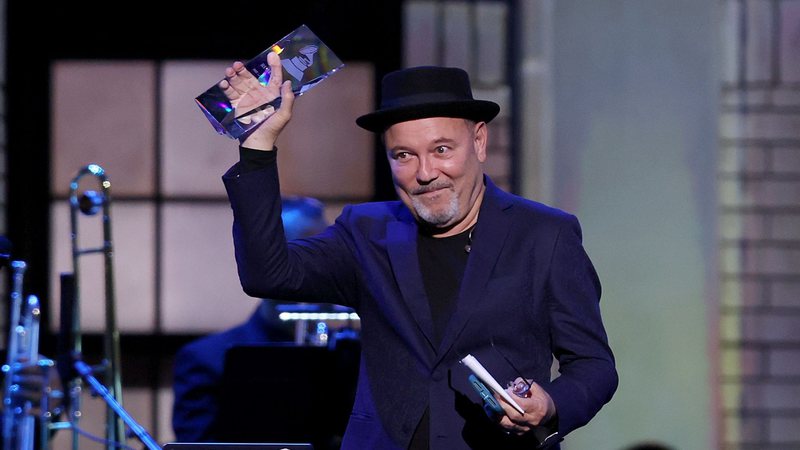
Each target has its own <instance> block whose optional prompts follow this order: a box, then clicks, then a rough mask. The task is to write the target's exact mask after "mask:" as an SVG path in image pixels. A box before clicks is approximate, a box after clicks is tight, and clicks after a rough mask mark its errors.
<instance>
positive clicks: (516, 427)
mask: <svg viewBox="0 0 800 450" xmlns="http://www.w3.org/2000/svg"><path fill="white" fill-rule="evenodd" d="M500 426H501V427H503V429H504V430H506V432H507V433H509V434H516V435H518V436H520V435H523V434H525V433H527V432H528V431H531V427H530V426H528V425H527V424H525V423H517V422H514V421H513V420H511V419H509V418H508V416H503V418H502V419H500Z"/></svg>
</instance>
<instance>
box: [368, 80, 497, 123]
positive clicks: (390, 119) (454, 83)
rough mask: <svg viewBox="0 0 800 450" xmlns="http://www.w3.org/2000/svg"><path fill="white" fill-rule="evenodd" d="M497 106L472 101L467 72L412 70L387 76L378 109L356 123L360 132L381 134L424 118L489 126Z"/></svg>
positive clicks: (382, 86)
mask: <svg viewBox="0 0 800 450" xmlns="http://www.w3.org/2000/svg"><path fill="white" fill-rule="evenodd" d="M498 112H500V106H499V105H498V104H497V103H494V102H490V101H487V100H475V99H474V98H472V88H470V84H469V76H468V75H467V72H465V71H463V70H461V69H457V68H453V67H432V66H423V67H413V68H410V69H402V70H398V71H395V72H391V73H389V74H387V75H386V76H385V77H383V82H382V83H381V106H380V108H378V110H377V111H375V112H373V113H369V114H365V115H363V116H361V117H359V118H358V119H356V124H358V126H360V127H361V128H364V129H366V130H369V131H374V132H376V133H381V132H383V131H384V130H386V129H387V128H389V127H390V126H392V125H394V124H396V123H399V122H406V121H409V120H417V119H424V118H428V117H455V118H461V119H470V120H474V121H476V122H489V121H490V120H492V119H494V117H495V116H496V115H497V113H498Z"/></svg>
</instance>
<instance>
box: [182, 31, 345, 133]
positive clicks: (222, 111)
mask: <svg viewBox="0 0 800 450" xmlns="http://www.w3.org/2000/svg"><path fill="white" fill-rule="evenodd" d="M269 52H275V53H277V54H278V56H279V57H280V59H281V65H282V66H283V80H284V81H286V80H291V82H292V91H293V92H294V94H295V96H300V95H303V94H304V93H305V92H307V91H308V90H310V89H311V88H313V87H314V86H316V85H317V84H319V83H320V82H321V81H322V80H324V79H326V78H328V77H329V76H331V75H332V74H333V73H334V72H336V71H337V70H338V69H339V68H341V67H342V66H344V63H342V61H341V60H340V59H339V58H338V57H337V56H336V55H335V54H334V53H333V52H332V51H331V49H329V48H328V46H327V45H325V44H324V43H323V42H322V41H320V40H319V38H318V37H317V36H316V35H315V34H314V33H313V32H312V31H311V30H310V29H309V28H308V27H307V26H305V25H301V26H300V27H299V28H297V29H296V30H294V31H292V32H291V33H289V34H288V35H286V36H285V37H284V38H283V39H281V40H280V41H278V42H276V43H275V44H273V45H271V46H270V47H269V48H268V49H266V50H264V51H263V52H261V54H259V55H258V56H256V57H255V58H253V59H251V60H250V61H247V62H246V63H245V67H246V68H247V70H249V71H250V73H252V74H253V75H254V76H255V77H256V78H257V79H258V81H259V82H260V83H261V84H262V85H264V86H266V85H267V82H269V75H270V70H269V66H268V65H267V54H269ZM220 81H222V80H220ZM280 101H281V98H280V97H277V98H275V99H274V100H272V101H270V102H269V103H265V104H263V105H260V106H257V107H255V108H249V109H248V110H247V111H237V110H236V108H235V106H234V105H232V104H231V101H230V99H228V97H227V96H226V95H225V93H224V92H223V90H222V88H221V87H219V83H216V84H214V85H213V86H211V87H210V88H208V90H206V91H205V92H203V93H202V94H200V95H199V96H198V97H197V98H195V102H197V106H199V107H200V109H201V110H202V111H203V114H205V116H206V118H207V119H208V121H209V122H211V125H212V126H213V127H214V129H215V130H217V133H219V134H224V135H226V136H228V137H230V138H231V139H238V138H239V137H241V136H242V135H244V134H246V133H247V132H249V131H250V130H252V129H253V128H255V127H256V126H257V125H258V124H259V123H261V121H262V120H259V121H254V120H251V117H250V116H252V115H253V114H255V113H258V112H261V111H267V112H268V114H269V108H272V109H271V111H273V112H274V111H275V110H276V109H278V108H279V107H280Z"/></svg>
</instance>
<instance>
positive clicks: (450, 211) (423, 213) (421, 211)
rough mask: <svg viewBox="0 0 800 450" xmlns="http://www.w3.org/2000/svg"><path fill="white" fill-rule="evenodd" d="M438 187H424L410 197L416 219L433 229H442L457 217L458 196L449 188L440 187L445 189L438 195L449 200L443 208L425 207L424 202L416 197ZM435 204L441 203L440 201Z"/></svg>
mask: <svg viewBox="0 0 800 450" xmlns="http://www.w3.org/2000/svg"><path fill="white" fill-rule="evenodd" d="M439 187H440V186H426V187H425V188H421V189H417V190H415V191H414V192H413V194H414V195H411V196H410V197H411V206H413V207H414V211H415V212H416V213H417V217H419V218H420V219H421V220H422V221H423V222H425V223H426V224H428V225H430V226H433V227H442V226H445V225H448V224H451V223H452V222H453V220H455V219H456V218H457V217H458V196H457V195H456V193H455V191H453V190H452V187H451V186H449V185H447V186H441V187H444V188H445V189H443V190H441V191H440V193H439V195H447V196H448V197H449V198H448V199H447V200H446V203H445V204H444V205H443V206H439V207H438V208H432V207H430V206H428V205H426V204H425V201H424V200H423V199H421V198H420V197H418V196H417V195H416V194H421V193H424V192H428V191H431V190H434V189H438V188H439ZM437 203H441V201H439V202H437Z"/></svg>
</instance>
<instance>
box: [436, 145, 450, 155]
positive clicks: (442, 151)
mask: <svg viewBox="0 0 800 450" xmlns="http://www.w3.org/2000/svg"><path fill="white" fill-rule="evenodd" d="M448 150H450V148H449V147H447V146H444V145H440V146H438V147H436V149H435V151H436V153H437V154H439V155H443V154H445V153H447V151H448Z"/></svg>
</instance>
